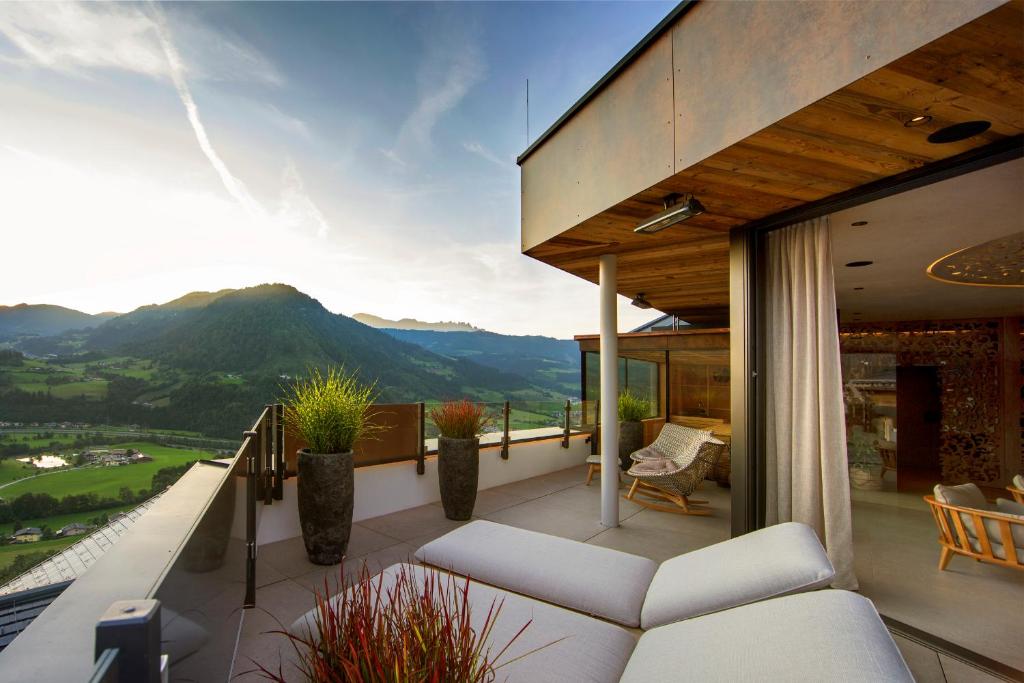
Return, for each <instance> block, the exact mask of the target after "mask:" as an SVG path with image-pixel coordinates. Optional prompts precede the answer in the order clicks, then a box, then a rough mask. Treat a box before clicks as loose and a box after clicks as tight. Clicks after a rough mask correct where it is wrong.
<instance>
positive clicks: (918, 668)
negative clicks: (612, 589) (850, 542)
mask: <svg viewBox="0 0 1024 683" xmlns="http://www.w3.org/2000/svg"><path fill="white" fill-rule="evenodd" d="M514 449H515V447H513V455H514V453H515V450H514ZM585 476H586V467H585V466H583V465H576V466H573V467H569V468H565V469H561V470H557V471H554V472H551V473H548V474H543V475H540V476H536V477H530V478H528V479H523V480H520V481H515V482H512V483H508V484H504V485H501V486H495V487H492V488H489V489H484V490H481V491H480V492H479V495H478V498H477V505H476V509H475V513H474V519H487V520H491V521H494V522H499V523H502V524H508V525H511V526H515V527H519V528H522V529H529V530H532V531H539V532H542V533H546V534H551V535H554V536H560V537H564V538H569V539H573V540H576V541H583V542H586V543H588V544H593V545H598V546H603V547H607V548H612V549H615V550H620V551H623V552H628V553H632V554H636V555H641V556H645V557H649V558H651V559H653V560H655V561H657V562H660V561H663V560H665V559H668V558H670V557H673V556H676V555H679V554H681V553H685V552H689V551H692V550H697V549H699V548H702V547H705V546H707V545H711V544H713V543H717V542H720V541H724V540H726V539H728V538H729V535H730V529H729V523H730V514H729V512H730V492H729V490H728V489H726V488H722V487H720V486H718V485H716V484H715V483H714V482H712V481H706V482H704V484H703V485H702V487H701V488H700V497H701V498H703V499H705V500H708V501H709V503H710V506H711V507H712V509H713V510H714V511H715V513H714V514H713V515H711V516H706V517H696V516H681V515H674V514H666V513H664V512H659V511H657V510H651V509H646V508H643V507H641V506H639V505H637V504H635V503H632V502H631V501H628V500H624V499H622V500H620V505H621V507H620V514H621V522H620V525H619V527H617V528H605V527H603V526H602V525H601V524H600V522H599V521H598V520H599V515H600V504H601V500H600V498H601V495H600V487H599V486H597V484H596V481H595V482H594V483H593V484H591V485H590V486H586V485H585V484H584V480H585ZM624 479H625V477H624ZM625 490H626V489H625V485H623V488H622V493H625ZM879 500H883V501H885V500H886V499H885V498H881V499H879V497H877V496H876V497H875V498H874V501H872V499H871V497H870V496H861V499H860V500H858V501H857V503H856V504H855V506H854V522H855V534H856V537H857V542H858V545H859V546H860V544H861V543H863V544H865V546H860V547H870V548H871V552H867V553H863V554H861V555H859V556H858V558H857V571H858V575H860V576H862V577H863V579H862V580H863V590H862V593H863V594H864V595H866V596H868V597H870V598H871V599H872V600H873V601H874V602H875V604H876V606H877V607H878V609H879V611H881V612H882V613H883V614H886V615H887V616H891V617H893V618H894V619H898V620H899V621H898V622H892V625H891V632H892V634H893V637H894V639H895V641H896V643H897V645H898V646H899V648H900V650H901V652H902V653H903V656H904V658H905V659H906V660H907V662H908V664H909V666H910V668H911V671H912V672H913V673H914V676H915V678H916V679H917V680H918V681H921V682H922V683H924V682H928V681H944V682H949V683H952V682H953V681H998V680H1012V679H1004V678H1003V677H1002V676H999V675H997V674H994V673H992V672H991V671H987V670H985V669H983V668H979V667H978V666H976V664H975V663H974V662H972V661H967V660H965V659H961V658H958V657H957V656H956V655H955V653H950V652H949V651H945V650H941V651H940V650H939V649H934V647H933V646H932V645H930V644H929V643H927V642H922V641H920V640H918V639H917V637H916V636H917V635H918V634H917V633H916V631H915V629H914V628H913V627H912V626H911V627H909V628H908V626H907V624H913V623H914V622H919V623H934V621H932V620H933V619H934V620H937V621H940V622H941V621H943V620H944V617H943V619H938V618H937V615H936V614H935V611H936V610H939V611H941V612H942V613H943V614H948V613H950V612H957V613H960V614H961V615H966V614H970V613H975V612H979V611H981V612H984V613H986V614H989V615H991V616H992V619H991V620H986V622H979V623H974V622H973V621H972V622H971V625H970V628H969V629H968V628H966V627H965V624H964V622H963V621H959V622H950V623H949V630H948V631H947V632H945V633H943V632H940V633H938V634H937V635H940V636H944V637H948V638H950V639H952V638H956V642H958V643H962V644H965V645H967V646H973V647H976V648H977V650H978V651H979V652H982V653H988V654H990V655H991V656H993V657H998V658H999V659H1000V661H1011V662H1012V661H1014V657H1018V658H1019V653H1018V652H1017V645H1018V644H1019V643H1017V642H1016V635H1015V634H1013V633H1005V632H1004V633H1000V632H999V631H1000V629H999V628H998V624H999V623H1005V622H1004V620H1007V619H1011V618H1012V615H1011V614H1009V612H1010V611H1012V609H1013V608H1012V607H1010V606H1009V605H1008V604H1007V603H1006V596H1007V595H1012V594H1013V593H1012V591H1015V590H1019V580H1018V579H1017V576H1016V575H1015V573H1014V572H1012V571H1011V570H1006V571H1004V572H1000V573H998V574H993V572H991V568H988V567H984V566H982V565H976V563H967V562H966V561H964V562H963V563H962V564H960V565H959V566H958V567H956V568H955V571H954V572H941V573H940V572H937V571H936V568H935V562H936V558H937V553H938V550H937V548H936V545H935V542H934V523H933V522H932V520H931V517H930V515H929V513H928V512H927V509H926V508H925V506H924V503H923V502H920V501H918V502H915V501H912V500H909V499H904V500H903V501H902V504H903V505H904V508H903V509H902V510H901V511H900V512H899V514H897V515H896V517H895V518H894V517H893V516H892V511H891V510H888V509H885V507H884V506H885V505H886V503H885V502H882V503H879V502H878V501H879ZM464 523H465V522H455V521H452V520H448V519H446V518H445V516H444V512H443V510H442V509H441V506H440V503H436V502H435V503H430V504H426V505H420V506H417V507H413V508H409V509H406V510H401V511H398V512H395V513H391V514H387V515H382V516H379V517H374V518H370V519H364V520H362V521H358V522H356V523H355V524H354V525H353V527H352V538H351V541H350V544H349V555H348V558H347V559H346V563H345V569H344V571H345V572H346V573H347V574H349V575H351V574H352V573H354V572H355V571H357V570H358V569H359V568H360V567H361V566H362V563H364V562H365V563H366V564H367V566H368V567H369V569H370V570H371V572H373V573H376V572H378V571H380V570H382V569H383V568H385V567H387V566H389V565H392V564H395V563H398V562H413V563H415V562H416V561H415V560H414V559H411V558H412V555H413V553H414V552H415V551H416V549H417V548H418V547H420V546H421V545H423V544H425V543H427V542H429V541H431V540H433V539H435V538H437V537H439V536H442V535H443V534H445V533H447V532H449V531H451V530H453V529H455V528H457V527H459V526H461V525H462V524H464ZM894 526H895V527H896V528H895V529H894V528H893V527H894ZM879 530H882V531H884V534H883V535H882V537H879V533H878V532H879ZM894 532H895V534H894ZM894 537H895V538H898V539H899V543H896V542H895V541H894ZM868 544H870V545H868ZM986 570H989V571H986ZM340 573H341V569H340V567H321V566H317V565H314V564H312V563H310V562H309V561H308V560H307V559H306V554H305V549H304V547H303V543H302V539H301V538H299V537H294V538H289V539H285V540H280V541H276V542H274V543H269V544H266V545H263V546H261V547H260V554H259V559H258V561H257V582H258V586H259V587H258V589H257V594H256V604H257V607H256V609H252V610H248V611H247V612H246V615H245V622H244V624H243V626H242V630H241V636H240V640H239V645H238V651H237V654H236V657H235V665H234V672H235V674H236V675H238V674H240V673H243V672H246V671H250V672H251V670H253V669H255V663H259V664H262V665H263V666H267V667H270V668H275V669H276V666H277V664H278V662H280V661H282V660H283V661H287V659H288V656H289V653H290V651H291V649H290V648H291V646H290V645H289V644H288V643H287V642H286V641H285V639H284V638H283V637H282V636H280V635H278V634H273V633H270V631H274V630H277V629H280V628H281V627H282V625H283V626H285V627H286V626H288V625H290V624H291V623H292V622H293V621H294V620H295V619H296V618H298V617H299V616H300V615H301V614H303V613H304V612H306V611H307V610H309V609H310V608H311V606H312V593H313V591H314V590H316V591H320V592H321V593H322V592H323V590H324V586H325V581H326V582H327V585H329V586H331V587H333V586H335V585H336V583H337V581H338V578H339V575H340ZM895 574H898V575H899V576H900V577H901V578H900V579H899V582H900V583H899V586H897V589H896V590H893V588H892V586H893V584H892V583H890V581H891V580H892V577H893V575H895ZM580 580H581V581H585V580H586V577H580ZM332 590H333V588H332ZM1004 612H1005V613H1006V614H1005V615H1004V614H1003V613H1004ZM964 618H968V619H969V617H964ZM900 622H903V623H900ZM987 624H988V625H987ZM968 631H969V632H970V633H972V634H973V635H971V636H968V638H967V641H966V642H965V639H964V634H965V632H968ZM997 668H998V667H997ZM238 680H244V681H249V680H251V681H255V680H259V676H258V675H257V674H255V673H246V674H244V675H242V676H240V678H239V679H238Z"/></svg>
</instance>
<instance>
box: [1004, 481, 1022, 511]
mask: <svg viewBox="0 0 1024 683" xmlns="http://www.w3.org/2000/svg"><path fill="white" fill-rule="evenodd" d="M1006 490H1007V491H1009V492H1010V493H1011V494H1013V499H1014V500H1015V501H1017V502H1018V503H1020V504H1021V505H1024V474H1018V475H1016V476H1015V477H1014V478H1013V483H1011V484H1010V485H1009V486H1007V487H1006Z"/></svg>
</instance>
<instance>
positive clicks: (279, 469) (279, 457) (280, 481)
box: [273, 403, 287, 500]
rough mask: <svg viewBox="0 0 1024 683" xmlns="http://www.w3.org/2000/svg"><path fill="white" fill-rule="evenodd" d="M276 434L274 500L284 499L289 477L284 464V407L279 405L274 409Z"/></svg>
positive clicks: (274, 431)
mask: <svg viewBox="0 0 1024 683" xmlns="http://www.w3.org/2000/svg"><path fill="white" fill-rule="evenodd" d="M273 434H274V500H281V499H283V498H284V480H285V477H286V476H287V472H285V464H284V406H283V405H281V404H280V403H277V404H275V405H274V407H273Z"/></svg>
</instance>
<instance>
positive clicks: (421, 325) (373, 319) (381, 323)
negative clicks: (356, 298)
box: [352, 313, 483, 332]
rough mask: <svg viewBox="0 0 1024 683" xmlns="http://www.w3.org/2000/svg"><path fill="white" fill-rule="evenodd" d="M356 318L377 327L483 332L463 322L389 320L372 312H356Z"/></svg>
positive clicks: (413, 319)
mask: <svg viewBox="0 0 1024 683" xmlns="http://www.w3.org/2000/svg"><path fill="white" fill-rule="evenodd" d="M352 317H353V318H354V319H355V320H358V321H359V322H361V323H363V324H364V325H369V326H370V327H376V328H377V329H388V330H431V331H434V332H482V331H483V330H481V329H480V328H479V327H474V326H473V325H470V324H469V323H462V322H454V321H453V322H448V321H442V322H436V323H428V322H423V321H422V320H416V319H415V318H402V319H401V320H388V319H387V318H381V317H380V316H377V315H373V314H372V313H356V314H355V315H353V316H352Z"/></svg>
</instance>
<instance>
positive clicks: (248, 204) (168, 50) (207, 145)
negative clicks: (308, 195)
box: [150, 3, 265, 218]
mask: <svg viewBox="0 0 1024 683" xmlns="http://www.w3.org/2000/svg"><path fill="white" fill-rule="evenodd" d="M150 7H151V8H152V19H153V24H154V26H155V27H156V32H157V36H158V37H159V39H160V45H161V47H162V48H163V51H164V55H166V56H167V62H168V64H169V66H170V71H171V80H172V81H173V83H174V89H175V90H177V92H178V97H179V98H180V99H181V103H182V104H183V105H184V107H185V113H186V114H187V115H188V121H189V123H190V124H191V125H192V130H193V132H195V135H196V142H198V143H199V149H201V150H202V152H203V154H204V155H205V156H206V158H207V160H209V162H210V165H211V166H213V170H214V171H216V172H217V175H218V176H220V181H221V182H222V183H223V184H224V189H226V190H227V191H228V194H230V195H231V196H232V197H233V198H234V199H235V201H237V202H238V203H239V204H241V205H242V208H244V209H245V210H246V211H247V212H248V213H249V214H250V215H252V216H253V217H254V218H255V217H263V216H264V215H265V212H264V210H263V207H262V206H260V204H259V202H257V201H256V200H255V199H254V198H253V196H252V195H251V194H249V190H248V188H246V186H245V183H243V182H242V181H241V180H240V179H239V178H238V177H236V176H235V175H234V174H233V173H232V172H231V169H229V168H228V167H227V164H225V163H224V160H223V159H221V158H220V155H219V154H217V150H216V149H214V147H213V143H211V142H210V137H209V136H208V135H207V134H206V128H205V127H204V126H203V122H202V120H201V119H200V118H199V108H198V107H196V102H195V100H194V99H193V98H192V90H191V89H190V88H189V87H188V81H187V80H186V79H185V65H184V63H182V61H181V57H180V55H178V50H177V48H176V47H175V46H174V43H173V42H171V37H170V32H169V31H168V30H167V25H166V23H165V22H164V18H163V14H162V13H161V11H160V8H159V7H157V6H156V5H155V4H153V3H150Z"/></svg>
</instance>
